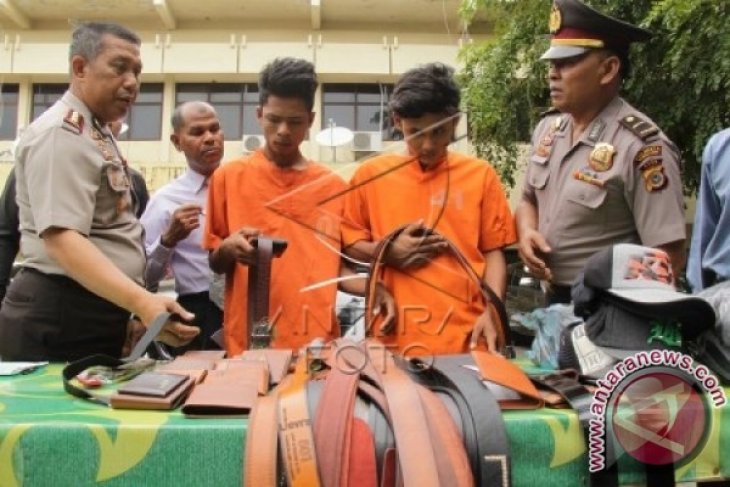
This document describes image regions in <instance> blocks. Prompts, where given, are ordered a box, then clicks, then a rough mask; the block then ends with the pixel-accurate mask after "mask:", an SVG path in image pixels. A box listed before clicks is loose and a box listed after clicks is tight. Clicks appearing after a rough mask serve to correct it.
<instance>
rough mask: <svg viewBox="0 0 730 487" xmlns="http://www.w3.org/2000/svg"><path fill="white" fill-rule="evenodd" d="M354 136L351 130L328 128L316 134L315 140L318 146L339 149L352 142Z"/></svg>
mask: <svg viewBox="0 0 730 487" xmlns="http://www.w3.org/2000/svg"><path fill="white" fill-rule="evenodd" d="M353 137H354V134H353V133H352V130H350V129H348V128H345V127H330V128H328V129H324V130H323V131H321V132H320V133H318V134H317V136H316V137H315V140H316V141H317V143H318V144H319V145H326V146H327V147H339V146H341V145H345V144H347V143H348V142H351V141H352V138H353Z"/></svg>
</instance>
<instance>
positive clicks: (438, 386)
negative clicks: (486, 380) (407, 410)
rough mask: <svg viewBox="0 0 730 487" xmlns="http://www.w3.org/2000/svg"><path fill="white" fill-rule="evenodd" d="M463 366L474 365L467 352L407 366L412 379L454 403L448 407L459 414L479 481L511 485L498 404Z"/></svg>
mask: <svg viewBox="0 0 730 487" xmlns="http://www.w3.org/2000/svg"><path fill="white" fill-rule="evenodd" d="M464 365H474V360H473V359H472V358H471V356H470V355H468V354H464V355H440V356H438V357H436V358H435V361H434V363H433V365H431V366H429V365H428V364H426V363H424V362H422V361H421V360H419V359H412V360H411V361H410V362H408V363H407V364H406V365H405V367H406V368H407V370H408V371H409V372H410V375H411V377H413V379H415V380H416V381H417V382H419V383H421V384H423V385H424V386H426V387H428V388H429V389H431V390H432V391H434V392H436V393H437V395H438V396H439V397H440V398H441V400H442V401H444V402H446V401H449V400H450V401H451V402H453V404H451V405H449V404H446V406H447V409H449V411H451V412H452V415H453V414H454V412H457V414H458V416H459V417H454V418H453V419H454V421H455V422H456V424H457V425H459V426H460V427H461V433H462V439H463V441H464V446H465V447H466V451H467V455H468V456H469V462H470V463H471V467H472V472H473V473H474V478H475V481H476V484H477V485H480V486H482V487H489V486H505V487H508V486H509V485H511V478H510V462H509V442H508V438H507V431H506V429H505V426H504V421H503V420H502V412H501V410H500V408H499V403H498V402H497V400H496V399H495V397H494V395H493V394H492V393H491V391H490V390H489V389H487V388H486V387H485V386H484V385H483V384H482V383H481V381H480V380H479V378H478V377H477V376H476V374H473V373H470V372H469V371H468V370H467V369H465V368H464V367H463V366H464ZM447 398H448V399H447ZM449 406H451V407H449Z"/></svg>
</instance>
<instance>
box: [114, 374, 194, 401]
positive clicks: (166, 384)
mask: <svg viewBox="0 0 730 487" xmlns="http://www.w3.org/2000/svg"><path fill="white" fill-rule="evenodd" d="M183 382H185V376H184V375H178V374H166V373H161V372H144V373H142V374H140V375H138V376H137V377H135V378H134V379H132V380H130V381H129V382H127V383H126V384H124V385H123V386H122V387H120V388H119V389H117V393H119V394H136V395H138V396H151V397H167V396H169V395H170V394H172V393H173V392H174V391H175V389H177V388H178V387H180V386H181V385H182V383H183Z"/></svg>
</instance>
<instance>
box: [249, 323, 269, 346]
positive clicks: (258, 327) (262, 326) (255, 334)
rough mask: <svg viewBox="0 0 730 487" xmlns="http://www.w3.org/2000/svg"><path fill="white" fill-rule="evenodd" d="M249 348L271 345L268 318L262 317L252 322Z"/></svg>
mask: <svg viewBox="0 0 730 487" xmlns="http://www.w3.org/2000/svg"><path fill="white" fill-rule="evenodd" d="M250 343H251V349H259V348H270V347H271V326H270V325H269V320H268V319H266V318H264V319H262V320H260V321H259V322H258V323H256V324H254V326H253V329H252V330H251V341H250Z"/></svg>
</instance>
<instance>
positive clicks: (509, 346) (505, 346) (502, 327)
mask: <svg viewBox="0 0 730 487" xmlns="http://www.w3.org/2000/svg"><path fill="white" fill-rule="evenodd" d="M405 228H406V226H405V225H404V226H402V227H400V228H397V229H396V230H394V231H393V232H391V233H390V234H388V235H387V236H386V237H385V238H383V239H382V240H381V241H380V243H379V244H378V246H377V247H376V249H375V252H374V253H373V258H372V261H371V264H370V273H369V274H368V286H367V292H366V296H365V303H366V305H365V306H366V310H365V311H366V312H365V319H366V320H369V322H366V324H365V329H366V330H368V332H370V331H372V330H373V329H374V327H373V325H374V323H373V322H372V321H373V320H374V319H376V318H375V317H376V315H375V314H373V309H372V308H373V299H372V298H373V297H374V296H375V286H376V285H377V283H378V282H379V281H380V277H381V276H382V274H383V272H384V271H385V268H386V263H385V255H386V253H387V251H388V248H389V247H390V245H392V244H393V242H394V241H395V239H396V238H398V236H399V235H400V234H401V233H402V232H403V230H404V229H405ZM423 231H424V234H427V233H428V234H431V235H436V234H437V233H436V232H435V231H434V230H431V229H427V228H425V227H424V228H423ZM442 238H443V239H444V240H445V241H446V242H447V243H448V249H449V252H450V253H451V254H452V255H453V256H454V258H455V259H456V262H457V263H458V264H459V266H460V267H461V268H462V269H463V270H464V271H465V272H466V274H467V275H468V276H469V278H470V280H471V281H473V282H474V284H475V285H476V288H477V289H479V290H480V292H481V295H482V297H483V299H484V303H485V307H486V308H487V309H490V310H491V311H492V315H493V317H494V318H497V320H496V321H498V324H499V326H498V327H497V330H496V331H497V350H498V351H499V352H500V353H501V354H502V355H504V356H505V357H507V358H514V349H513V343H512V334H511V331H510V327H509V318H508V317H507V309H506V308H505V306H504V303H503V302H502V300H501V299H500V298H499V296H497V294H496V293H495V292H494V291H493V290H492V288H490V287H489V285H487V283H485V282H484V280H483V279H481V278H480V277H479V275H478V274H477V272H476V271H475V270H474V268H473V267H472V266H471V264H470V263H469V261H468V260H467V259H466V257H464V254H462V253H461V251H460V250H459V249H458V248H457V247H456V246H455V245H454V244H453V242H451V241H450V240H449V239H447V238H446V237H443V236H442Z"/></svg>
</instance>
